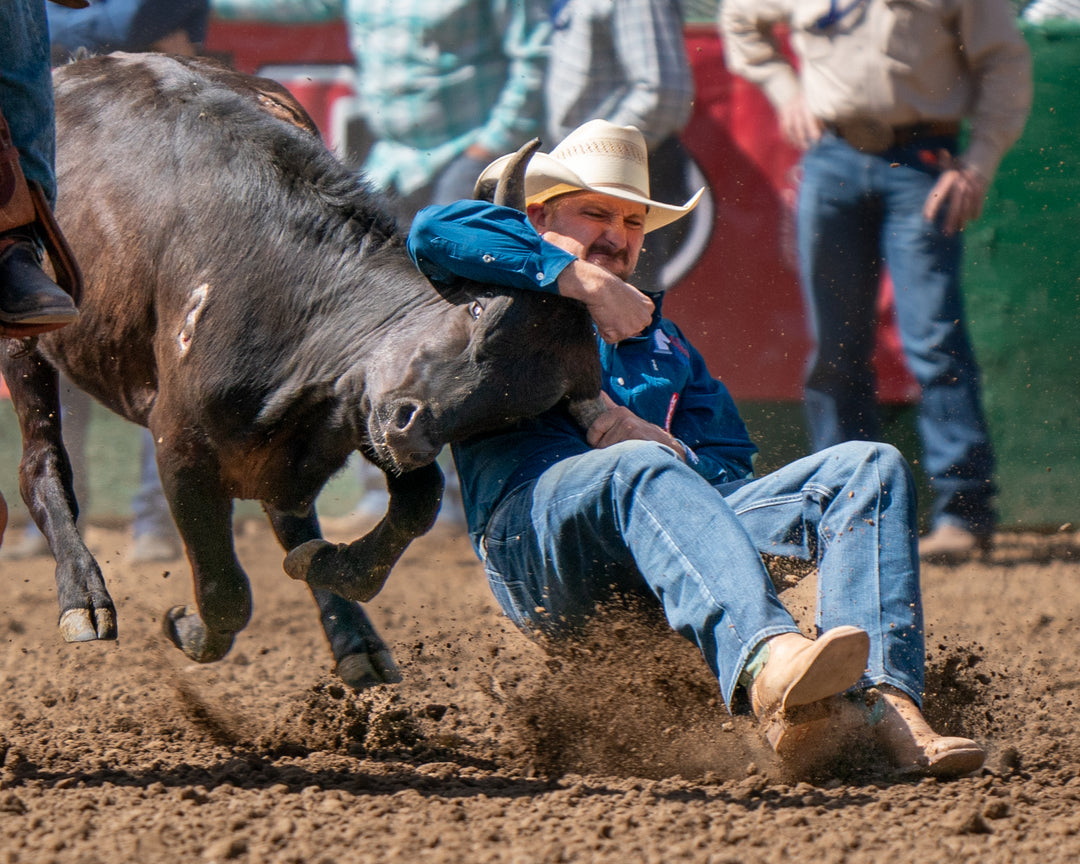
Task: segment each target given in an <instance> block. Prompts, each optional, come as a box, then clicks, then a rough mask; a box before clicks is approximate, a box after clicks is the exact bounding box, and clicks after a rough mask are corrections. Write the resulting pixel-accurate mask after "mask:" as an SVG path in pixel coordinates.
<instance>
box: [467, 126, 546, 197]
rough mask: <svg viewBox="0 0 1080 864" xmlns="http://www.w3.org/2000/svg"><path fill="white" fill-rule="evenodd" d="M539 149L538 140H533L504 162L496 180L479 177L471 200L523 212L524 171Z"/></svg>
mask: <svg viewBox="0 0 1080 864" xmlns="http://www.w3.org/2000/svg"><path fill="white" fill-rule="evenodd" d="M539 147H540V139H539V138H533V139H532V141H529V142H528V143H527V144H523V145H522V146H521V147H520V148H519V149H518V151H517V152H516V153H514V154H513V155H512V156H510V157H509V158H508V159H507V160H506V164H505V165H504V166H503V170H502V174H501V175H500V176H499V177H498V179H495V178H491V177H481V178H480V179H479V180H477V181H476V187H475V188H474V189H473V198H475V199H477V200H478V201H491V202H492V203H493V204H499V205H501V206H503V207H513V208H514V209H515V210H520V211H521V212H522V213H524V212H525V169H526V168H527V167H528V166H529V160H530V159H531V158H532V155H533V153H535V152H536V151H537V150H538V149H539Z"/></svg>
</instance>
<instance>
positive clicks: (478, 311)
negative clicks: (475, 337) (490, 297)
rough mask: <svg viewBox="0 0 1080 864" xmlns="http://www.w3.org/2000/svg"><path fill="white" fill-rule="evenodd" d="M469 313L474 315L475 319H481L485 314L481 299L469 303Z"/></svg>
mask: <svg viewBox="0 0 1080 864" xmlns="http://www.w3.org/2000/svg"><path fill="white" fill-rule="evenodd" d="M469 314H470V315H472V317H473V320H474V321H479V320H480V316H481V315H483V314H484V307H483V306H481V305H480V301H479V300H473V302H472V303H470V304H469Z"/></svg>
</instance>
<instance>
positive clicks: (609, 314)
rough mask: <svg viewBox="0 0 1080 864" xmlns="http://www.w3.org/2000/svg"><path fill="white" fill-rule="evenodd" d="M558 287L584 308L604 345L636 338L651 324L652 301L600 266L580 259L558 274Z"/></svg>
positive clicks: (562, 292)
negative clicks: (630, 337)
mask: <svg viewBox="0 0 1080 864" xmlns="http://www.w3.org/2000/svg"><path fill="white" fill-rule="evenodd" d="M545 239H548V238H547V237H545ZM557 245H560V246H562V244H561V243H560V244H557ZM563 248H565V247H563ZM567 251H568V252H574V250H573V249H568V250H567ZM575 254H576V253H575ZM558 284H559V293H560V294H561V295H562V296H563V297H572V298H574V299H575V300H580V301H581V302H582V303H584V304H585V306H586V307H587V308H588V310H589V314H590V315H591V316H592V319H593V321H594V322H595V323H596V329H597V331H598V332H599V333H600V338H601V339H603V340H604V341H605V342H608V343H612V344H614V343H615V342H619V341H620V340H622V339H626V338H627V337H628V336H634V335H635V334H637V333H640V332H641V331H642V330H644V329H645V328H646V327H647V326H648V325H649V322H650V321H651V320H652V313H653V302H652V300H650V299H649V298H648V297H646V296H645V295H644V294H642V293H641V292H640V291H638V290H637V288H635V287H634V286H633V285H631V284H630V283H629V282H623V280H622V279H620V278H619V277H618V276H616V275H614V274H613V273H609V272H608V271H607V270H605V269H604V268H603V267H601V266H599V265H598V264H591V263H589V262H588V261H582V260H581V259H580V258H579V259H578V260H577V261H574V262H572V263H571V264H570V265H569V266H568V267H566V268H565V269H564V270H563V271H562V273H560V274H559V280H558Z"/></svg>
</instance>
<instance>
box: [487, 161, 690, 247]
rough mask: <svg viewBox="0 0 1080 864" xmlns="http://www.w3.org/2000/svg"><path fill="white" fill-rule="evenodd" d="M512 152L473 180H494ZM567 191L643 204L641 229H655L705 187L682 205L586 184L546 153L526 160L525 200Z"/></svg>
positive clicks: (686, 210)
mask: <svg viewBox="0 0 1080 864" xmlns="http://www.w3.org/2000/svg"><path fill="white" fill-rule="evenodd" d="M513 156H514V154H509V155H507V156H500V157H499V158H498V159H496V160H495V161H494V162H492V163H491V164H490V165H488V166H487V168H485V169H484V170H483V171H482V172H481V173H480V177H479V178H478V180H477V184H478V185H479V184H482V183H485V182H491V181H497V180H498V179H499V177H501V176H502V172H503V168H504V167H505V166H506V163H507V162H509V161H510V160H511V159H512V158H513ZM568 192H596V193H599V194H601V195H611V196H612V197H613V198H621V199H623V200H624V201H633V202H634V203H635V204H643V205H644V206H645V226H644V229H645V233H646V234H648V233H649V232H650V231H655V230H656V229H657V228H663V227H664V226H665V225H670V224H671V223H672V222H675V221H676V220H678V219H681V218H682V217H683V216H685V215H686V214H687V213H689V212H690V211H691V210H693V209H694V208H695V207H697V205H698V201H700V200H701V196H702V194H704V192H705V189H704V187H702V188H701V189H698V191H697V192H696V193H695V194H694V195H693V196H692V197H691V198H690V200H689V201H687V202H686V203H685V204H683V205H681V206H680V205H678V204H664V203H662V202H660V201H653V200H652V199H650V198H646V197H645V196H644V195H639V194H638V193H636V192H634V191H632V190H630V189H625V188H623V187H621V186H606V185H597V184H593V185H590V184H588V183H586V182H585V181H584V180H582V179H581V177H579V176H578V175H577V174H575V173H574V172H573V171H571V170H570V169H569V168H567V167H566V165H564V164H563V163H562V162H560V161H559V160H558V159H553V158H551V156H549V155H548V154H547V153H536V154H535V155H533V157H532V158H531V159H530V160H529V167H528V168H527V169H526V171H525V203H526V204H542V203H543V202H544V201H547V200H548V199H550V198H554V197H556V196H557V195H564V194H566V193H568Z"/></svg>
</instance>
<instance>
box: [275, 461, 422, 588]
mask: <svg viewBox="0 0 1080 864" xmlns="http://www.w3.org/2000/svg"><path fill="white" fill-rule="evenodd" d="M386 488H387V491H389V493H390V505H389V507H388V508H387V511H386V515H385V516H383V518H382V519H381V520H380V521H379V524H378V525H376V526H375V527H374V528H372V529H371V531H369V532H368V533H367V534H365V535H364V536H363V537H361V538H360V539H359V540H355V541H353V542H352V543H328V542H327V541H326V540H310V541H308V542H307V543H303V544H301V545H300V546H298V547H296V548H295V549H293V550H292V551H291V552H290V553H289V554H288V555H287V556H286V557H285V564H284V566H285V572H286V573H288V574H289V576H291V577H292V578H293V579H299V580H300V581H302V582H307V583H308V585H310V586H311V587H312V588H323V589H325V590H327V591H332V592H333V593H334V594H337V595H338V596H340V597H344V598H345V599H346V600H356V601H358V602H367V601H368V600H370V599H371V598H372V597H374V596H375V595H376V594H378V593H379V591H381V590H382V587H383V585H384V584H385V583H386V579H387V577H388V576H389V575H390V570H391V568H392V567H393V566H394V564H396V563H397V560H398V559H399V558H400V557H401V554H402V553H403V552H404V551H405V549H406V548H407V547H408V545H409V544H410V543H411V542H412V541H413V539H414V538H416V537H419V536H420V535H421V534H425V533H427V531H428V530H430V528H431V526H432V525H434V524H435V517H436V516H437V515H438V513H439V504H440V503H441V501H442V490H443V476H442V471H440V470H439V466H438V465H436V464H434V463H432V464H431V465H426V466H424V467H423V468H417V469H416V470H415V471H409V472H407V473H405V474H400V475H395V474H387V476H386Z"/></svg>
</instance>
